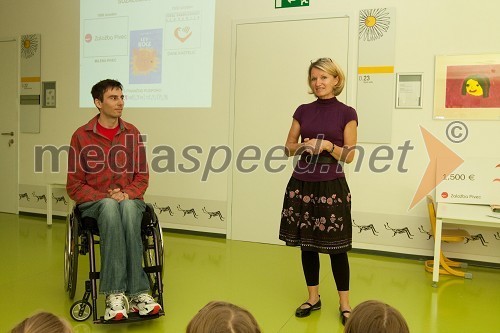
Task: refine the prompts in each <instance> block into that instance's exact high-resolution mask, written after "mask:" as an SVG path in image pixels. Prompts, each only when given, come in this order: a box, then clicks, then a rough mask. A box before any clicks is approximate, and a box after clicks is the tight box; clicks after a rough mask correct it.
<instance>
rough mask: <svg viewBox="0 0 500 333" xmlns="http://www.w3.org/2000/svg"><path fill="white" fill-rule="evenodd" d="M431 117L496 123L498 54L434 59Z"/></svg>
mask: <svg viewBox="0 0 500 333" xmlns="http://www.w3.org/2000/svg"><path fill="white" fill-rule="evenodd" d="M434 118H435V119H483V120H486V119H491V120H500V54H483V55H460V56H458V55H457V56H436V67H435V86H434Z"/></svg>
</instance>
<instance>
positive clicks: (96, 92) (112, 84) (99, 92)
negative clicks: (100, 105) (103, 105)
mask: <svg viewBox="0 0 500 333" xmlns="http://www.w3.org/2000/svg"><path fill="white" fill-rule="evenodd" d="M112 88H118V89H120V90H123V86H122V84H121V83H120V82H118V81H116V80H112V79H106V80H102V81H99V82H97V83H96V84H94V86H93V87H92V90H91V91H90V93H91V94H92V97H93V100H94V101H95V100H96V99H98V100H100V101H101V102H102V101H103V99H104V93H105V92H106V91H107V90H108V89H112Z"/></svg>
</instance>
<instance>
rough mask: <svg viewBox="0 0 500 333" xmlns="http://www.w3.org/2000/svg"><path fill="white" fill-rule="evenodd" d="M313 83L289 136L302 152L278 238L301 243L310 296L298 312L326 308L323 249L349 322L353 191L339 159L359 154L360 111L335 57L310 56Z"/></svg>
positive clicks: (292, 147) (289, 144) (294, 149)
mask: <svg viewBox="0 0 500 333" xmlns="http://www.w3.org/2000/svg"><path fill="white" fill-rule="evenodd" d="M308 83H309V87H310V88H311V92H310V93H313V94H314V95H315V96H316V97H317V100H316V101H314V102H312V103H309V104H302V105H300V106H299V107H298V108H297V110H296V111H295V113H294V115H293V121H292V126H291V128H290V132H289V133H288V138H287V140H286V152H287V155H288V156H293V155H301V157H300V160H299V161H298V162H297V165H296V166H295V169H294V172H293V174H292V177H291V178H290V181H289V182H288V185H287V187H286V191H285V197H284V200H283V211H282V217H281V225H280V232H279V238H280V239H281V240H282V241H284V242H286V245H288V246H300V248H301V256H302V268H303V270H304V276H305V280H306V284H307V290H308V293H309V298H308V299H307V301H306V302H305V303H303V304H302V305H301V306H299V307H298V308H297V310H296V311H295V316H297V317H306V316H308V315H309V314H310V313H311V311H315V310H319V309H321V300H320V295H319V253H327V254H329V256H330V261H331V265H332V272H333V277H334V279H335V283H336V285H337V290H338V294H339V312H340V317H341V320H342V324H345V322H346V320H347V318H348V317H349V315H350V311H351V306H350V305H349V261H348V258H347V251H349V250H350V249H351V247H352V220H351V193H350V191H349V187H348V185H347V182H346V179H345V174H344V172H343V170H342V166H341V165H340V164H339V161H341V162H346V163H350V162H352V160H353V158H354V149H353V148H354V147H355V145H356V142H357V125H358V117H357V114H356V111H355V110H354V109H353V108H352V107H350V106H347V105H345V104H344V103H342V102H340V101H339V100H337V98H336V96H338V95H339V94H340V93H341V92H342V90H343V89H344V84H345V75H344V73H343V71H342V69H341V68H340V67H339V66H338V64H337V63H336V62H334V61H333V60H331V59H330V58H320V59H318V60H316V61H314V62H311V65H310V66H309V71H308ZM299 137H301V138H302V140H301V142H300V143H299Z"/></svg>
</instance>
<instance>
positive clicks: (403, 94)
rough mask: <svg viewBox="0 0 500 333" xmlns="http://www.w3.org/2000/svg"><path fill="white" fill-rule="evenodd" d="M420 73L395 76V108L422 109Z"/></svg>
mask: <svg viewBox="0 0 500 333" xmlns="http://www.w3.org/2000/svg"><path fill="white" fill-rule="evenodd" d="M422 82H423V74H422V73H398V74H397V76H396V89H397V90H396V108H398V109H421V108H422Z"/></svg>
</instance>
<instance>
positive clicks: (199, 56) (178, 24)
mask: <svg viewBox="0 0 500 333" xmlns="http://www.w3.org/2000/svg"><path fill="white" fill-rule="evenodd" d="M214 17H215V0H81V1H80V107H95V106H94V103H93V101H92V96H91V95H90V90H91V88H92V86H93V85H94V84H95V83H96V82H98V81H100V80H103V79H115V80H118V81H120V82H121V83H122V84H123V86H124V89H123V92H124V95H125V97H126V101H125V105H126V107H138V108H161V107H210V106H211V105H212V63H213V42H214V20H215V18H214Z"/></svg>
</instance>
